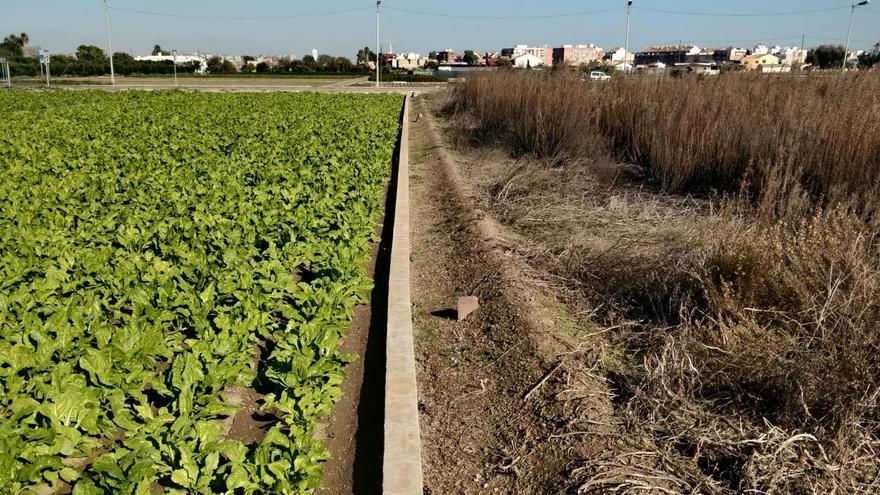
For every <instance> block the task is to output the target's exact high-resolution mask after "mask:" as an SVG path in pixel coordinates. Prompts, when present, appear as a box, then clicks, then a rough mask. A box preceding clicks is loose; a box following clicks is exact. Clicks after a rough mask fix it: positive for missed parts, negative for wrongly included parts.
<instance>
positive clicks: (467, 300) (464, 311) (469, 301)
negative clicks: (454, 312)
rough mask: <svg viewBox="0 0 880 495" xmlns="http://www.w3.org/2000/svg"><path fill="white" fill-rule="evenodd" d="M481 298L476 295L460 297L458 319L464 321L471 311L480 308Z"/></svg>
mask: <svg viewBox="0 0 880 495" xmlns="http://www.w3.org/2000/svg"><path fill="white" fill-rule="evenodd" d="M479 307H480V300H479V299H478V298H477V297H476V296H461V297H459V298H458V321H462V320H464V319H465V318H467V317H468V316H470V314H471V313H473V312H474V311H476V310H477V309H479Z"/></svg>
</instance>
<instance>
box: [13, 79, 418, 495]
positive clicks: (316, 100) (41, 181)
mask: <svg viewBox="0 0 880 495" xmlns="http://www.w3.org/2000/svg"><path fill="white" fill-rule="evenodd" d="M401 104H402V99H401V97H399V96H392V95H382V96H377V95H316V94H278V93H273V94H188V93H180V92H126V93H114V94H111V93H104V92H88V91H83V92H43V93H32V92H23V91H22V92H19V91H7V92H2V93H0V108H2V109H4V114H3V117H2V118H0V493H38V492H40V491H43V492H48V493H51V491H52V490H57V491H63V490H65V489H67V488H68V487H72V490H73V493H74V494H75V495H87V494H103V493H136V494H147V493H157V492H158V493H162V492H165V493H292V494H296V493H303V492H308V491H309V490H310V489H311V488H315V487H318V486H320V484H321V468H320V462H321V461H323V460H325V459H327V457H328V453H327V452H326V450H325V448H324V446H323V444H322V443H321V442H320V441H317V440H315V439H314V438H313V437H314V432H315V425H316V422H317V421H318V420H320V419H321V418H322V417H323V416H324V415H326V414H327V412H328V411H329V409H330V407H331V406H332V404H333V403H334V402H335V401H336V400H337V399H338V398H339V395H340V393H341V392H340V387H339V385H340V383H341V382H342V380H343V372H342V369H343V365H344V364H345V363H346V362H348V361H350V360H351V359H352V358H353V357H352V356H347V355H344V354H342V353H340V350H339V342H340V339H341V338H342V337H343V336H344V334H345V332H346V331H347V329H348V327H349V325H350V323H351V319H352V314H353V309H354V307H355V305H357V304H358V303H363V302H365V300H366V299H365V298H366V296H367V295H368V291H369V290H370V288H371V287H372V282H371V281H370V280H369V278H368V277H367V276H366V267H367V263H368V261H369V258H370V245H371V242H373V241H375V240H376V239H374V232H375V228H376V222H377V220H378V217H379V215H380V213H381V209H382V206H383V201H382V200H383V192H384V188H385V186H386V184H387V181H388V175H389V170H390V163H391V154H392V150H393V147H394V143H395V139H396V136H397V119H398V115H399V112H400V107H401ZM236 390H253V391H255V393H258V394H259V397H261V400H260V401H259V404H257V406H258V407H259V408H260V411H261V412H260V413H259V414H258V416H259V417H260V418H261V421H263V422H262V423H260V424H261V425H263V426H262V428H263V430H264V436H262V435H260V436H262V438H259V439H250V440H249V439H247V438H236V434H235V428H230V425H234V424H235V422H236V421H238V420H239V418H240V417H242V413H241V412H240V410H243V409H242V407H241V405H242V404H241V401H238V400H236V399H235V396H236V393H235V392H236ZM245 416H247V414H245Z"/></svg>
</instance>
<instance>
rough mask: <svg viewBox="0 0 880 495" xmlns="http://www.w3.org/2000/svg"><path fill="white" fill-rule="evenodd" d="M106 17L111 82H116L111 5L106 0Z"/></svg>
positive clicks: (113, 83)
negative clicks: (111, 34) (111, 39)
mask: <svg viewBox="0 0 880 495" xmlns="http://www.w3.org/2000/svg"><path fill="white" fill-rule="evenodd" d="M104 18H105V19H106V20H107V49H108V50H110V84H112V85H115V84H116V74H115V72H114V70H113V42H112V41H110V7H108V6H107V0H104Z"/></svg>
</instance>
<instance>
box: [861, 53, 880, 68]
mask: <svg viewBox="0 0 880 495" xmlns="http://www.w3.org/2000/svg"><path fill="white" fill-rule="evenodd" d="M877 64H880V52H878V53H870V52H869V53H863V54H861V55H859V68H865V69H869V68H871V67H874V66H875V65H877Z"/></svg>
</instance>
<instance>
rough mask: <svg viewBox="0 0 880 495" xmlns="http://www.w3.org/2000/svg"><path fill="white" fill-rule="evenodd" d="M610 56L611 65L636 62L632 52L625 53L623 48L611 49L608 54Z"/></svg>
mask: <svg viewBox="0 0 880 495" xmlns="http://www.w3.org/2000/svg"><path fill="white" fill-rule="evenodd" d="M608 53H609V55H611V63H613V64H617V63H621V62H627V63H630V64H631V63H633V62H635V60H636V54H635V53H633V52H629V53H627V51H626V49H625V48H623V47H618V48H612V49H611V51H610V52H608Z"/></svg>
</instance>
